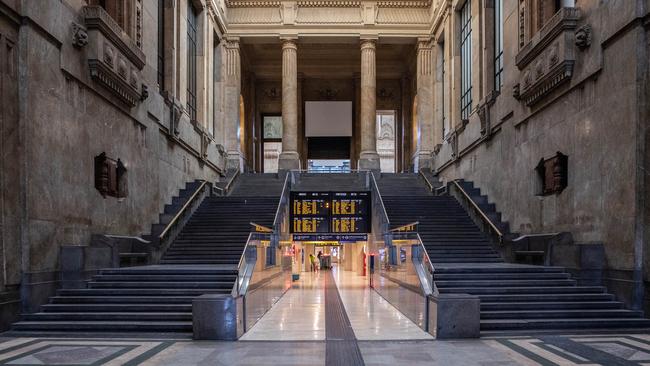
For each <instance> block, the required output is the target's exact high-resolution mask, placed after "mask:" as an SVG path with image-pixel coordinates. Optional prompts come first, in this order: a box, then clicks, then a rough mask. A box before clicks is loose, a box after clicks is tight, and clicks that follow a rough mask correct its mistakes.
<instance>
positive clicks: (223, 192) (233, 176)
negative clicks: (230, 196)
mask: <svg viewBox="0 0 650 366" xmlns="http://www.w3.org/2000/svg"><path fill="white" fill-rule="evenodd" d="M239 174H240V172H239V169H237V170H235V174H233V175H232V177H231V178H230V180H229V181H228V183H226V186H225V187H223V188H221V187H217V186H214V189H217V190H219V191H220V192H221V193H220V194H221V195H222V196H225V195H226V194H227V193H228V191H229V190H230V186H232V184H233V183H234V182H235V179H237V177H238V176H239Z"/></svg>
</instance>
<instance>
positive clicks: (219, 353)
mask: <svg viewBox="0 0 650 366" xmlns="http://www.w3.org/2000/svg"><path fill="white" fill-rule="evenodd" d="M359 348H360V349H361V354H362V355H363V358H364V361H365V364H366V365H369V366H370V365H376V366H379V365H382V366H383V365H396V364H403V363H404V362H408V365H409V366H416V365H441V366H453V365H459V366H472V365H477V366H496V365H505V366H509V365H531V366H532V365H542V366H547V365H549V366H550V365H562V366H569V365H581V366H591V365H605V366H619V365H621V366H628V365H647V366H650V335H648V334H629V335H602V336H584V335H579V336H569V335H567V336H544V337H517V338H491V339H480V340H463V341H435V340H419V341H413V340H405V341H399V340H398V341H359ZM324 364H325V342H324V341H275V342H268V341H248V342H191V341H185V340H182V341H181V340H179V341H174V340H146V341H145V340H116V339H93V340H84V339H60V338H4V339H0V365H68V366H72V365H149V366H154V365H309V366H313V365H324Z"/></svg>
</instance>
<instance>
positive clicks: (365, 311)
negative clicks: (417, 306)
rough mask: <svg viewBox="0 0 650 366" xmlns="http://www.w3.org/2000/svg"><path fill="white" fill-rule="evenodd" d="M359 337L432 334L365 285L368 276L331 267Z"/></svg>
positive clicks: (414, 337)
mask: <svg viewBox="0 0 650 366" xmlns="http://www.w3.org/2000/svg"><path fill="white" fill-rule="evenodd" d="M332 271H333V274H334V279H335V281H336V285H337V287H338V290H339V294H340V296H341V300H342V301H343V305H344V306H345V311H346V313H347V315H348V318H349V319H350V323H351V324H352V329H353V330H354V334H355V336H356V338H357V339H358V340H422V339H433V337H432V336H431V335H430V334H429V333H427V332H425V331H424V330H422V329H421V328H420V327H418V326H417V325H416V324H415V323H413V322H412V321H411V320H410V319H408V318H407V317H406V316H404V314H402V313H401V312H400V311H399V310H397V308H395V307H394V306H393V305H391V304H390V303H388V302H387V301H386V300H385V299H384V298H382V297H381V296H380V295H379V294H378V293H377V292H376V291H374V290H373V289H371V288H370V287H369V286H368V283H367V278H366V277H365V276H359V275H357V274H356V273H354V272H350V271H342V270H338V269H337V268H336V267H334V269H332Z"/></svg>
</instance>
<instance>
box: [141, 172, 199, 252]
mask: <svg viewBox="0 0 650 366" xmlns="http://www.w3.org/2000/svg"><path fill="white" fill-rule="evenodd" d="M211 193H212V187H211V185H209V184H208V181H205V180H204V181H203V183H201V184H200V185H199V187H198V188H197V189H196V190H195V191H194V193H193V194H192V196H190V198H189V199H188V200H187V201H186V202H185V204H184V205H183V206H182V207H181V208H180V210H178V212H177V213H176V215H174V217H173V218H172V219H171V220H170V221H169V223H168V224H167V225H166V226H165V228H164V229H163V230H162V232H161V233H160V235H158V244H159V247H158V248H157V252H158V253H159V254H161V253H164V252H165V250H166V248H167V246H168V245H169V244H170V243H171V242H172V241H173V240H174V238H175V237H176V235H178V232H179V230H176V229H177V228H178V227H179V226H182V225H181V224H182V223H183V222H184V221H185V220H183V219H187V218H188V213H189V212H190V211H191V210H192V209H194V208H196V207H197V205H196V204H197V202H200V201H202V200H203V198H205V197H206V196H209V195H210V194H211ZM158 259H159V258H153V261H154V262H157V260H158Z"/></svg>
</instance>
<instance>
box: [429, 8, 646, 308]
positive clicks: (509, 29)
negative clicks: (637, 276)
mask: <svg viewBox="0 0 650 366" xmlns="http://www.w3.org/2000/svg"><path fill="white" fill-rule="evenodd" d="M517 3H518V2H511V1H504V4H505V6H506V7H505V8H504V15H503V16H504V19H505V24H504V34H505V35H504V45H505V46H504V47H505V50H504V56H505V60H504V61H505V68H504V72H505V82H504V85H503V88H502V90H501V93H500V94H499V95H498V96H496V98H495V99H493V100H490V99H491V93H492V92H493V90H494V82H493V81H492V80H491V76H492V75H493V68H492V70H490V74H488V75H485V72H486V70H488V69H489V68H488V67H487V66H488V65H489V63H490V62H491V54H489V53H488V55H485V53H486V52H485V51H484V49H486V48H489V47H488V45H486V42H490V37H489V35H487V34H486V35H485V37H484V39H483V40H481V38H476V37H473V38H472V39H473V41H472V42H473V49H472V53H473V54H472V59H473V61H472V65H473V75H472V84H473V91H472V95H473V112H472V115H471V116H470V118H469V121H468V122H467V123H466V124H465V123H463V122H462V121H461V120H460V117H459V106H458V103H459V102H458V101H459V93H458V92H455V91H454V88H457V87H459V85H460V84H459V81H458V80H455V79H457V78H458V76H457V73H458V71H457V70H458V67H459V62H458V60H455V59H454V58H455V57H456V58H457V57H459V52H457V50H456V49H455V48H454V47H455V45H453V43H454V40H453V36H452V35H453V34H454V33H453V29H454V27H455V26H454V21H456V20H457V18H455V17H456V16H457V14H456V13H454V12H453V9H454V8H453V7H452V8H450V9H448V15H447V16H444V17H442V18H443V20H442V21H441V23H440V25H439V26H438V29H437V30H434V34H435V33H436V32H437V34H438V35H439V36H440V38H439V39H440V40H442V39H443V38H444V42H445V44H446V45H447V47H449V44H450V43H452V49H451V50H449V49H445V50H444V52H445V55H447V56H446V58H445V65H451V67H447V70H446V72H447V73H450V74H451V75H445V76H446V78H445V84H446V87H448V88H451V90H449V89H446V90H445V92H444V93H445V98H443V96H442V95H441V94H442V90H441V89H440V88H438V89H437V90H436V93H437V96H436V97H434V99H435V98H437V99H435V100H436V103H437V104H438V106H437V107H436V108H437V117H436V121H435V123H436V124H441V125H442V123H443V121H442V112H441V108H442V103H445V104H444V105H445V109H446V110H447V111H448V112H447V118H449V119H450V120H451V121H450V123H449V125H450V126H451V130H450V131H449V133H448V134H447V136H446V138H445V139H444V140H442V141H440V140H439V141H438V144H440V146H439V152H438V153H434V161H435V167H436V169H437V171H438V172H439V175H440V177H441V179H442V180H445V181H447V180H451V179H456V178H463V179H467V180H471V181H474V182H475V184H476V186H478V187H480V188H481V190H482V192H483V193H484V194H487V195H489V197H490V199H491V201H493V202H495V203H496V204H497V209H498V210H499V211H501V212H502V213H503V217H504V220H507V221H509V222H510V227H511V229H512V231H514V232H520V233H540V232H557V231H570V232H572V233H573V234H574V237H575V239H576V240H577V241H578V242H592V241H598V242H604V244H605V255H606V263H605V266H606V284H607V285H608V286H610V289H611V290H613V291H614V292H615V293H617V294H618V295H620V296H621V297H622V298H623V299H624V300H626V301H628V304H630V303H632V302H633V300H632V297H633V296H632V293H633V276H634V275H633V274H634V270H635V269H637V270H641V266H640V264H639V261H640V260H642V259H643V258H644V257H645V258H647V254H645V255H644V254H643V253H644V252H647V251H648V249H650V248H648V247H647V244H645V237H644V235H643V234H642V232H643V230H642V231H641V233H640V232H639V229H640V226H639V225H640V224H641V227H643V224H642V223H643V222H644V221H645V219H644V218H643V217H646V216H645V213H643V211H644V207H643V205H645V203H643V202H642V201H639V197H640V196H643V195H644V193H642V192H645V185H644V184H643V181H644V179H641V180H639V174H640V173H639V172H640V170H641V169H642V168H641V167H642V166H644V165H645V164H646V163H645V156H644V155H643V153H641V152H642V151H645V150H644V146H643V145H644V144H645V142H640V141H639V139H638V136H639V133H641V131H645V124H646V122H647V120H645V119H642V117H641V115H640V114H639V113H641V112H642V111H643V112H642V113H644V114H643V115H646V116H647V108H648V107H647V76H644V75H647V70H648V69H647V67H648V66H647V59H648V43H647V20H646V23H645V24H646V27H645V28H644V26H643V24H644V23H643V21H641V19H647V18H648V9H649V8H648V7H647V6H645V8H644V7H635V4H634V2H612V3H609V2H608V3H604V4H603V3H601V4H596V2H593V1H579V2H578V7H579V12H580V15H579V18H578V20H577V25H576V26H574V27H573V28H572V29H571V30H570V31H567V32H566V33H562V35H561V36H558V37H568V38H567V39H568V41H566V43H560V42H562V41H563V38H557V39H559V40H560V42H557V43H556V42H555V41H553V42H550V43H549V44H548V46H545V47H541V48H540V50H539V51H535V52H531V53H530V54H531V55H533V56H534V55H537V56H534V58H533V60H532V61H531V62H530V64H529V66H524V67H523V69H521V70H520V69H519V67H518V65H517V64H516V61H517V60H518V59H521V57H522V54H525V53H526V52H525V51H526V50H525V49H524V46H522V45H520V44H519V34H520V28H519V25H520V19H521V18H520V9H519V8H518V7H517V5H518V4H517ZM522 3H523V2H522ZM472 7H473V8H472V11H473V14H474V19H473V22H472V27H473V32H472V33H473V34H475V33H478V32H477V30H479V29H481V28H479V27H480V25H481V23H482V22H481V21H480V20H479V19H480V18H481V17H483V18H482V20H485V17H486V16H488V15H489V14H487V13H486V12H485V9H484V8H482V7H479V2H478V1H472ZM487 21H489V20H487ZM585 25H588V26H590V27H591V34H590V35H591V45H590V46H589V47H585V48H584V49H582V48H579V47H577V46H576V44H575V38H574V37H575V31H576V30H577V29H579V28H580V27H582V26H585ZM450 30H451V32H450ZM450 33H451V34H450ZM541 33H544V30H542V32H541ZM539 36H540V35H539V34H537V33H527V35H526V37H527V38H526V39H527V41H528V40H530V39H531V38H533V42H532V43H533V44H535V38H534V37H539ZM450 38H452V39H450ZM525 43H527V42H525ZM556 44H559V51H558V50H557V49H553V47H555V45H556ZM563 47H565V48H563ZM522 51H524V52H522ZM549 52H559V55H558V58H559V61H560V62H561V61H563V60H565V59H574V60H575V63H574V65H573V69H572V74H571V76H570V79H569V80H568V81H566V82H564V83H562V84H560V85H558V86H555V85H551V86H548V85H547V86H544V87H535V86H534V85H535V83H536V82H537V80H540V79H541V80H544V78H545V77H546V76H547V75H548V73H549V71H546V69H545V67H546V63H545V62H551V61H550V60H551V59H552V57H553V55H551V54H549ZM454 56H455V57H454ZM545 57H546V58H545ZM540 60H541V61H540ZM528 75H530V77H532V78H533V79H532V85H533V86H532V87H530V90H533V91H536V92H537V93H538V94H539V95H541V97H540V98H539V99H538V100H537V101H535V102H533V103H530V105H529V99H527V98H521V99H519V100H518V99H517V98H516V97H515V96H514V94H515V93H514V92H513V91H514V89H515V88H519V92H521V93H523V92H524V91H526V90H528V89H526V88H527V87H526V78H527V76H528ZM441 78H442V75H440V74H439V75H438V81H437V82H438V86H439V87H440V86H441ZM448 80H449V82H448ZM450 83H451V85H450ZM547 90H548V91H547ZM449 92H450V93H449ZM522 96H523V95H522ZM534 97H535V95H533V96H531V98H534ZM443 99H444V100H443ZM447 105H450V108H447ZM486 105H487V107H486ZM483 111H485V114H484V115H485V117H483V116H482V112H483ZM486 125H487V130H486V128H485V126H486ZM641 126H643V127H641ZM456 146H457V147H456ZM557 151H561V152H562V153H564V154H566V155H568V156H569V168H568V179H569V182H568V188H567V189H565V190H564V191H563V192H562V193H561V194H558V195H548V196H540V195H538V193H539V186H540V183H539V182H538V177H537V173H536V172H535V170H534V168H535V166H536V165H537V164H538V162H539V160H540V159H542V158H550V157H552V156H553V155H555V153H556V152H557ZM641 175H644V174H643V173H641ZM645 268H646V270H644V277H645V280H647V278H648V270H647V268H648V267H647V266H646V267H645Z"/></svg>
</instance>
